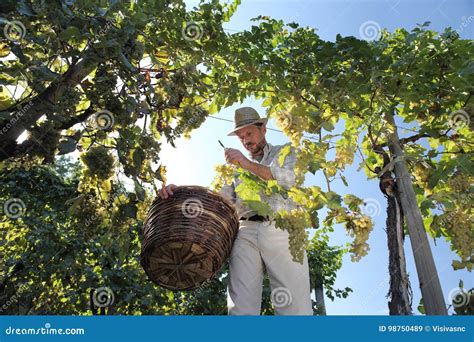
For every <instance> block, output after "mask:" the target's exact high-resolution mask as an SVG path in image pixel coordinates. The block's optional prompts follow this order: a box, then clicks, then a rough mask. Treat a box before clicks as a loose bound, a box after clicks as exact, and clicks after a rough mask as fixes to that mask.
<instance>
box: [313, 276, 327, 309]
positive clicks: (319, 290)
mask: <svg viewBox="0 0 474 342" xmlns="http://www.w3.org/2000/svg"><path fill="white" fill-rule="evenodd" d="M314 295H315V298H316V305H317V306H318V308H320V309H321V315H322V316H326V305H325V304H324V289H323V285H322V284H321V283H320V282H319V281H318V280H316V284H315V285H314Z"/></svg>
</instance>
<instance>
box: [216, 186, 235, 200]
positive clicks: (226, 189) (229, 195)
mask: <svg viewBox="0 0 474 342" xmlns="http://www.w3.org/2000/svg"><path fill="white" fill-rule="evenodd" d="M219 195H221V196H222V197H224V198H225V199H227V200H229V201H230V202H232V203H235V188H234V183H232V184H231V185H227V184H224V186H222V188H221V189H220V190H219Z"/></svg>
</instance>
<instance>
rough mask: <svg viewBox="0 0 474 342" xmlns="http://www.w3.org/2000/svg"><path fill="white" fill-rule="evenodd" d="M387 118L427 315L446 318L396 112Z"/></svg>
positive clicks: (397, 178)
mask: <svg viewBox="0 0 474 342" xmlns="http://www.w3.org/2000/svg"><path fill="white" fill-rule="evenodd" d="M385 119H386V121H387V122H388V124H389V126H390V127H389V130H390V132H389V134H388V146H389V149H390V152H391V154H392V156H393V157H394V158H395V163H394V164H395V165H394V168H395V170H394V171H395V176H396V183H397V187H398V191H399V193H400V200H401V205H402V209H403V214H404V215H405V219H406V223H407V227H408V232H409V235H410V241H411V247H412V249H413V255H414V258H415V265H416V271H417V273H418V280H419V282H420V289H421V294H422V296H423V301H424V305H425V310H426V314H427V315H447V314H448V312H447V310H446V304H445V302H444V297H443V291H442V289H441V284H440V282H439V277H438V272H437V271H436V266H435V263H434V260H433V255H432V253H431V248H430V245H429V243H428V237H427V235H426V230H425V227H424V225H423V218H422V216H421V211H420V208H419V207H418V203H417V202H416V196H415V191H414V190H413V184H412V181H411V177H410V173H409V172H408V169H407V167H406V164H405V160H404V156H405V154H404V153H403V149H402V147H401V145H400V139H399V137H398V132H397V126H396V125H395V119H394V116H393V113H389V112H387V113H386V114H385Z"/></svg>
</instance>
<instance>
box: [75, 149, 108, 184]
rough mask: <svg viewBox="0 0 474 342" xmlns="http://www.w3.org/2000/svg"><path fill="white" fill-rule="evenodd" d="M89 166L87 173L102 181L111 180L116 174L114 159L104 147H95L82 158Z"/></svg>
mask: <svg viewBox="0 0 474 342" xmlns="http://www.w3.org/2000/svg"><path fill="white" fill-rule="evenodd" d="M81 160H82V161H83V163H84V164H85V165H86V166H87V172H88V174H89V175H91V176H96V177H97V178H99V179H101V180H106V179H108V178H110V177H111V176H112V175H113V173H114V162H115V161H114V157H113V156H112V155H111V154H110V153H109V151H108V150H107V148H106V147H104V146H93V147H91V148H90V149H89V150H88V151H87V152H85V153H84V154H83V155H82V156H81Z"/></svg>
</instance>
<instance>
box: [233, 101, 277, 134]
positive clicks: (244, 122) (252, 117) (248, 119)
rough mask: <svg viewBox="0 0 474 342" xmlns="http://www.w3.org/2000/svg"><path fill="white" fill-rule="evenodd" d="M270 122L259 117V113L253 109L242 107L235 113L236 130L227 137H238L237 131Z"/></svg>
mask: <svg viewBox="0 0 474 342" xmlns="http://www.w3.org/2000/svg"><path fill="white" fill-rule="evenodd" d="M267 121H268V119H267V118H260V115H258V113H257V111H256V110H255V109H253V108H252V107H242V108H239V109H237V110H236V111H235V116H234V122H235V126H234V129H233V130H232V131H231V132H230V133H229V134H227V135H236V134H235V131H237V130H239V129H241V128H244V127H247V126H251V125H255V124H257V123H263V124H266V123H267Z"/></svg>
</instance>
